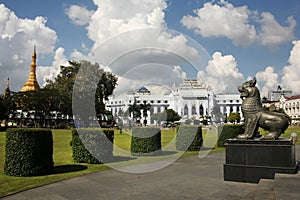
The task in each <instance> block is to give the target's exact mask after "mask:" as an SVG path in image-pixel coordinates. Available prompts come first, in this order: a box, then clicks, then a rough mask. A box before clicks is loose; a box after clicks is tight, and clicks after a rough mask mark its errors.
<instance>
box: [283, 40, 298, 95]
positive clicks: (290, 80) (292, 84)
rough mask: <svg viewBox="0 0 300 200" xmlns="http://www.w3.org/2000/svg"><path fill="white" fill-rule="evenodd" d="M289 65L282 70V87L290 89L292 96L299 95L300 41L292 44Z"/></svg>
mask: <svg viewBox="0 0 300 200" xmlns="http://www.w3.org/2000/svg"><path fill="white" fill-rule="evenodd" d="M293 44H294V47H293V49H292V50H291V52H290V57H289V63H290V64H289V65H288V66H285V67H284V68H283V77H282V85H283V87H286V88H288V89H291V90H292V91H293V93H294V94H299V93H300V79H299V77H300V40H297V41H294V42H293Z"/></svg>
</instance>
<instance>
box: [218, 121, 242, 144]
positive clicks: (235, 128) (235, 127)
mask: <svg viewBox="0 0 300 200" xmlns="http://www.w3.org/2000/svg"><path fill="white" fill-rule="evenodd" d="M244 129H245V126H244V125H243V124H230V125H229V124H228V125H224V126H223V129H222V132H221V134H220V137H219V139H218V142H217V146H218V147H224V145H225V143H226V142H227V140H228V139H231V138H236V137H237V136H238V135H240V134H243V133H244Z"/></svg>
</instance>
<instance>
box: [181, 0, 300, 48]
mask: <svg viewBox="0 0 300 200" xmlns="http://www.w3.org/2000/svg"><path fill="white" fill-rule="evenodd" d="M194 12H195V16H192V15H187V16H183V18H182V20H181V23H182V24H183V25H184V26H185V27H187V28H188V29H192V30H194V31H195V33H196V34H199V35H201V36H203V37H226V38H228V39H230V40H232V41H233V43H234V44H235V45H237V46H247V45H250V44H252V43H254V42H255V41H257V42H260V44H262V45H264V46H269V47H277V46H278V45H280V44H282V43H285V42H290V41H292V40H293V39H294V38H295V36H294V29H295V26H296V21H295V20H294V19H293V17H288V19H287V23H288V26H282V25H280V24H279V22H278V21H276V19H275V17H274V16H273V15H272V14H271V13H269V12H262V13H261V14H259V12H258V11H256V10H254V11H252V10H249V9H248V7H247V6H239V7H235V6H234V5H233V4H231V3H229V2H226V1H224V0H220V1H219V2H217V3H214V1H212V2H207V3H205V4H204V5H203V7H202V8H199V9H198V10H196V11H194ZM255 22H256V23H255Z"/></svg>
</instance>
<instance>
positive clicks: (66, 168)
mask: <svg viewBox="0 0 300 200" xmlns="http://www.w3.org/2000/svg"><path fill="white" fill-rule="evenodd" d="M87 168H88V167H87V166H83V165H59V166H54V167H53V169H52V172H51V174H63V173H69V172H77V171H82V170H86V169H87Z"/></svg>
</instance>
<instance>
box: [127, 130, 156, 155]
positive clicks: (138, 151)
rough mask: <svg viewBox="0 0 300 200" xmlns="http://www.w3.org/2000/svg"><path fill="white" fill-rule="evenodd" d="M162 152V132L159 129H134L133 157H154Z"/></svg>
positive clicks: (132, 137) (132, 141)
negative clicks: (144, 155) (147, 155)
mask: <svg viewBox="0 0 300 200" xmlns="http://www.w3.org/2000/svg"><path fill="white" fill-rule="evenodd" d="M160 150H161V131H160V129H159V128H152V127H135V128H134V129H132V136H131V153H132V154H133V155H143V154H149V155H152V154H155V153H158V152H160Z"/></svg>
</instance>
